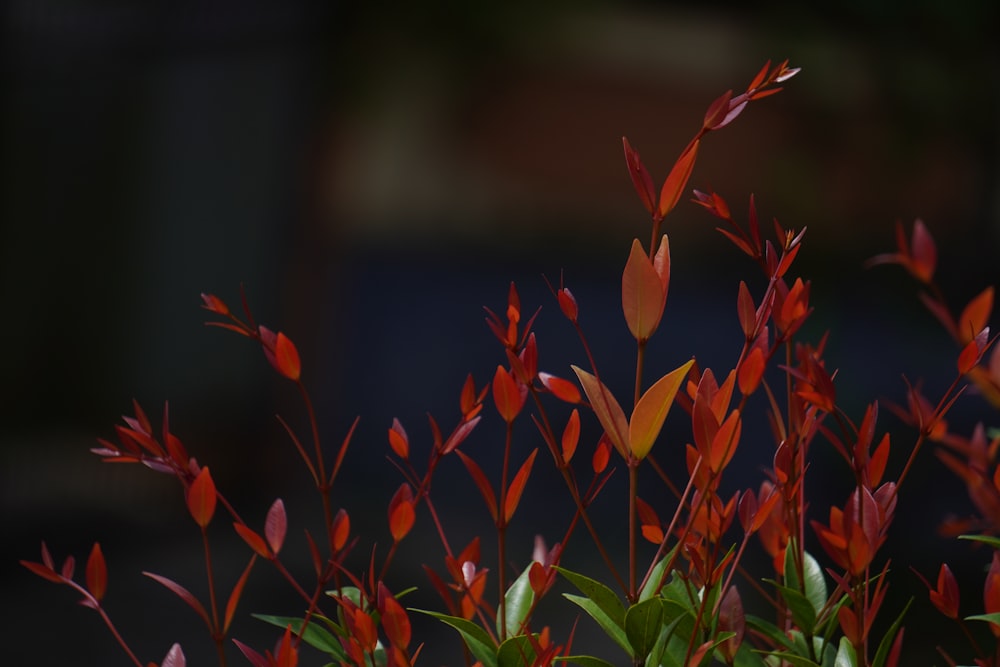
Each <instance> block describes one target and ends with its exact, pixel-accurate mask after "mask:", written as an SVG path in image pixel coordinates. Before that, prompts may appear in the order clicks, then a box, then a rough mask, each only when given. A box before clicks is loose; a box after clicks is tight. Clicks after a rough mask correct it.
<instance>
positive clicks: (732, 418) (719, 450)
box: [708, 410, 742, 473]
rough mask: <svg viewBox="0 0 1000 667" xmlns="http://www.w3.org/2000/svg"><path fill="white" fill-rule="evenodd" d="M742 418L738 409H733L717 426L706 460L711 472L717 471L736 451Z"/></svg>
mask: <svg viewBox="0 0 1000 667" xmlns="http://www.w3.org/2000/svg"><path fill="white" fill-rule="evenodd" d="M741 427H742V420H741V419H740V413H739V411H738V410H733V411H732V413H730V415H729V418H728V419H726V421H724V422H723V423H722V425H721V426H719V430H718V431H717V432H716V434H715V437H714V438H712V449H711V455H710V457H709V460H708V465H709V468H710V469H711V470H712V472H716V473H717V472H719V471H720V470H722V469H723V468H725V467H726V465H727V464H728V463H729V461H730V459H732V458H733V454H734V453H735V452H736V445H737V444H738V443H739V440H740V431H741V430H742V428H741Z"/></svg>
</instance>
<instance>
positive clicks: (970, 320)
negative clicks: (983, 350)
mask: <svg viewBox="0 0 1000 667" xmlns="http://www.w3.org/2000/svg"><path fill="white" fill-rule="evenodd" d="M992 311H993V287H992V286H991V287H987V288H986V289H984V290H983V291H982V292H980V293H979V294H978V295H977V296H976V297H975V298H974V299H973V300H972V301H970V302H969V304H968V305H967V306H966V307H965V309H964V310H963V311H962V314H961V315H960V316H959V318H958V337H959V340H961V341H962V343H968V342H969V341H970V340H972V339H973V338H975V337H976V334H978V333H979V332H980V331H982V330H983V329H985V328H986V325H987V324H989V321H990V313H991V312H992Z"/></svg>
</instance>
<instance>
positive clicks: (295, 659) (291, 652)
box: [274, 615, 374, 667]
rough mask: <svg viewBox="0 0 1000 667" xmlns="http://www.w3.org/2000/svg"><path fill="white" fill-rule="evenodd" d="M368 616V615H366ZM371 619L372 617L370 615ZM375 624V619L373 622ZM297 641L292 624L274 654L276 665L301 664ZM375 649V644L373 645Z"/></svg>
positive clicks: (291, 665)
mask: <svg viewBox="0 0 1000 667" xmlns="http://www.w3.org/2000/svg"><path fill="white" fill-rule="evenodd" d="M366 616H367V615H366ZM368 618H369V620H371V617H368ZM372 625H374V621H373V622H372ZM295 646H296V643H295V642H293V641H292V626H290V625H289V626H288V627H286V628H285V634H284V636H282V638H281V643H280V644H278V648H277V650H276V651H275V655H274V665H275V667H297V666H298V664H299V651H298V649H296V648H295ZM371 648H372V649H374V646H372V647H371Z"/></svg>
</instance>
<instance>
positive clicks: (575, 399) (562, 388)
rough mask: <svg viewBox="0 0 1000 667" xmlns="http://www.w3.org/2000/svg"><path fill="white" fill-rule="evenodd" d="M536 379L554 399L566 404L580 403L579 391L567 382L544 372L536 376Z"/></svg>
mask: <svg viewBox="0 0 1000 667" xmlns="http://www.w3.org/2000/svg"><path fill="white" fill-rule="evenodd" d="M538 379H539V381H541V383H542V386H543V387H545V388H546V389H548V390H549V391H550V392H551V393H552V395H553V396H555V397H556V398H558V399H560V400H563V401H566V402H567V403H579V402H580V399H581V396H580V390H579V389H577V388H576V385H575V384H573V383H572V382H570V381H569V380H564V379H563V378H560V377H556V376H555V375H550V374H549V373H544V372H542V373H539V374H538Z"/></svg>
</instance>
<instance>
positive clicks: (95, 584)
mask: <svg viewBox="0 0 1000 667" xmlns="http://www.w3.org/2000/svg"><path fill="white" fill-rule="evenodd" d="M86 575H87V590H88V591H90V594H91V595H93V596H94V598H95V599H96V600H98V601H100V600H101V598H103V597H104V592H105V591H106V590H107V588H108V568H107V565H106V564H105V563H104V554H102V553H101V545H100V544H98V543H97V542H94V547H93V548H92V549H91V550H90V557H89V558H88V559H87V571H86Z"/></svg>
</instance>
